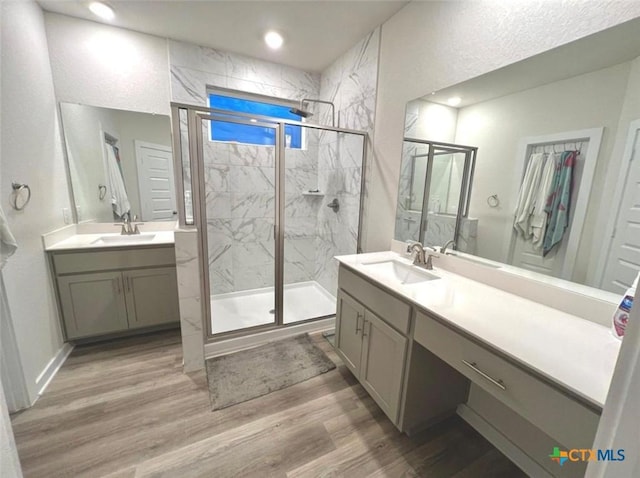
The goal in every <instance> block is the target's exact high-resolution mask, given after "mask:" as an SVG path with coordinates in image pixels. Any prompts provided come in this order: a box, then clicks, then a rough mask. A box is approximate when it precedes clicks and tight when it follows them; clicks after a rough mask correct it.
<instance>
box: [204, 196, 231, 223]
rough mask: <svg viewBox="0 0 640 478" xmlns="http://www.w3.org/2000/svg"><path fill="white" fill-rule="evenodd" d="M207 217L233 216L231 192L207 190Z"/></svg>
mask: <svg viewBox="0 0 640 478" xmlns="http://www.w3.org/2000/svg"><path fill="white" fill-rule="evenodd" d="M206 202H207V218H212V219H213V218H218V219H228V218H230V217H231V193H229V192H217V191H207V193H206Z"/></svg>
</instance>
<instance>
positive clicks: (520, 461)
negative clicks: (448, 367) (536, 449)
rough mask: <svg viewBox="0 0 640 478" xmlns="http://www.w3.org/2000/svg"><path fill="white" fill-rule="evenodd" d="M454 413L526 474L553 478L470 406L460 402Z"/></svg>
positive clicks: (541, 477)
mask: <svg viewBox="0 0 640 478" xmlns="http://www.w3.org/2000/svg"><path fill="white" fill-rule="evenodd" d="M456 413H457V414H458V415H459V416H460V417H461V418H462V419H463V420H464V421H466V422H467V423H468V424H469V425H471V426H472V427H473V428H475V429H476V430H477V431H478V433H480V434H481V435H482V436H483V437H485V438H486V439H487V440H488V441H489V442H490V443H491V444H492V445H493V446H495V447H496V448H497V449H498V450H500V451H501V452H502V453H503V454H504V455H505V456H506V457H507V458H509V459H510V460H511V461H512V462H514V463H515V464H516V465H517V466H518V467H519V468H520V469H521V470H522V471H524V472H525V473H526V474H527V475H529V476H535V477H540V478H553V476H552V475H551V474H549V472H548V471H547V470H545V469H544V468H542V466H540V465H539V464H538V463H536V462H535V460H533V459H532V458H531V457H530V456H529V455H527V454H526V453H525V452H524V451H522V450H521V449H520V448H519V447H518V446H516V445H515V444H514V443H513V442H512V441H511V440H509V438H507V437H506V436H505V435H503V434H502V433H501V432H500V431H499V430H498V429H496V428H494V427H493V426H492V425H491V424H490V423H489V422H487V421H486V420H485V419H484V418H482V417H481V416H480V415H478V414H477V413H476V412H475V411H473V409H472V408H470V407H468V406H467V405H465V404H461V405H458V409H457V410H456Z"/></svg>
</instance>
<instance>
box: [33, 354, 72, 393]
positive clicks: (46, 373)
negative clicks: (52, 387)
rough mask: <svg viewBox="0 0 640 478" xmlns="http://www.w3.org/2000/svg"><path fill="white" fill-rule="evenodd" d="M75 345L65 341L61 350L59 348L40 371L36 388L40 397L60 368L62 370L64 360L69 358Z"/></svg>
mask: <svg viewBox="0 0 640 478" xmlns="http://www.w3.org/2000/svg"><path fill="white" fill-rule="evenodd" d="M73 347H74V346H73V345H71V344H70V343H69V342H65V343H64V345H63V346H62V347H61V348H60V350H58V353H57V354H56V355H55V356H54V357H53V358H52V359H51V360H49V363H48V364H47V366H46V367H45V368H44V370H43V371H42V373H40V375H39V376H38V378H36V389H37V390H38V397H40V396H41V395H42V394H43V393H44V391H45V390H46V389H47V387H48V386H49V383H51V380H53V377H55V376H56V374H57V373H58V370H60V367H62V365H63V364H64V362H65V361H66V360H67V357H69V354H70V353H71V351H72V350H73Z"/></svg>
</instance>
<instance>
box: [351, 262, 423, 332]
mask: <svg viewBox="0 0 640 478" xmlns="http://www.w3.org/2000/svg"><path fill="white" fill-rule="evenodd" d="M338 283H339V286H340V288H341V289H342V290H344V291H345V292H347V293H349V294H350V295H352V296H353V297H356V298H357V299H358V300H359V301H360V302H362V303H363V304H365V305H366V307H367V309H369V310H371V311H372V312H374V313H375V314H377V315H379V316H380V317H382V318H383V319H384V320H385V321H386V322H387V323H388V324H389V325H391V326H393V327H395V328H396V329H397V330H399V331H400V332H402V333H403V334H405V335H406V334H408V333H409V318H410V314H411V307H409V305H408V304H405V303H404V302H402V301H400V300H399V299H396V298H395V297H394V296H392V295H391V294H388V293H387V292H385V291H384V290H382V289H380V288H379V287H376V286H375V285H373V284H371V283H370V282H368V281H367V280H365V279H363V278H361V277H360V276H359V275H357V274H354V273H353V272H351V271H350V270H348V269H346V268H345V267H343V266H340V269H339V275H338Z"/></svg>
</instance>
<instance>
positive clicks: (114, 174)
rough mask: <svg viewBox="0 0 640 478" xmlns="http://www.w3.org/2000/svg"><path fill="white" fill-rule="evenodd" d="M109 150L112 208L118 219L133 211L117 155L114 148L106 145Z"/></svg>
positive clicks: (108, 163)
mask: <svg viewBox="0 0 640 478" xmlns="http://www.w3.org/2000/svg"><path fill="white" fill-rule="evenodd" d="M106 148H107V169H108V172H109V186H110V189H111V206H112V207H113V210H114V212H115V213H116V215H117V216H118V217H122V216H124V215H125V214H126V213H128V212H129V210H130V209H131V204H129V197H128V196H127V190H126V188H125V187H124V180H123V179H122V173H121V172H120V168H119V167H118V161H117V160H116V153H115V152H114V151H113V146H111V145H108V144H107V145H106Z"/></svg>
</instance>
